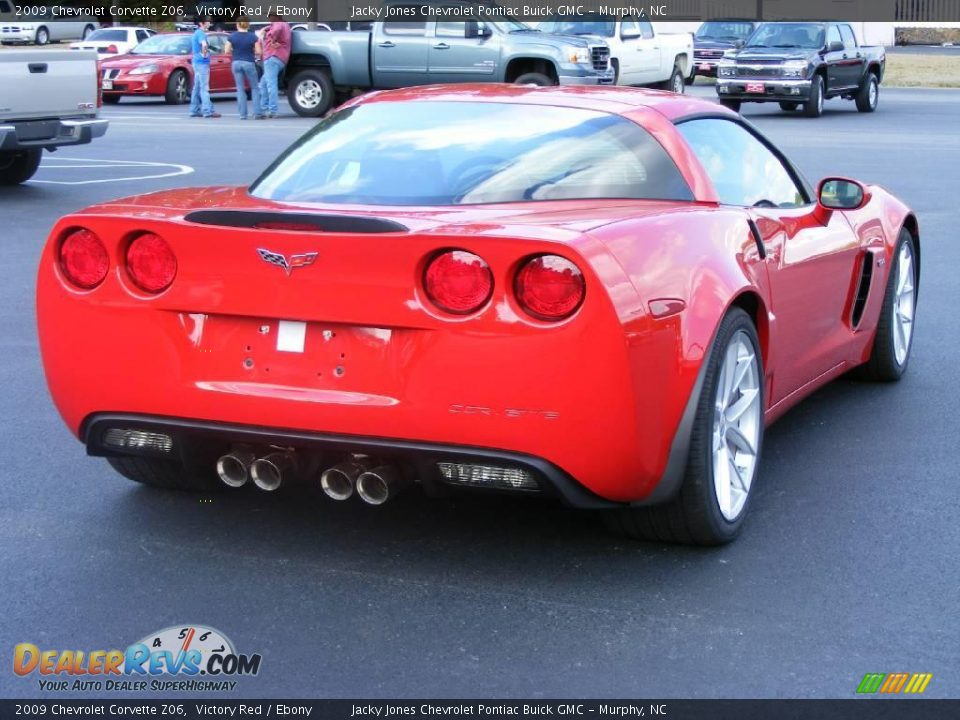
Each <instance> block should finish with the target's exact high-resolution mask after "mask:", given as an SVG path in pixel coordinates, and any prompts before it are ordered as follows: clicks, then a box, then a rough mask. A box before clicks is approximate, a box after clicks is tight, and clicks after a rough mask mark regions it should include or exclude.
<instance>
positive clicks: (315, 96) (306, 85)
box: [296, 78, 323, 110]
mask: <svg viewBox="0 0 960 720" xmlns="http://www.w3.org/2000/svg"><path fill="white" fill-rule="evenodd" d="M296 95H297V104H298V105H299V106H300V107H302V108H303V109H304V110H313V108H315V107H317V106H318V105H319V104H320V101H321V100H323V87H322V86H321V85H320V83H318V82H317V81H316V80H312V79H309V78H308V79H306V80H301V81H300V82H299V83H298V84H297V93H296Z"/></svg>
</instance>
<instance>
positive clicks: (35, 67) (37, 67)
mask: <svg viewBox="0 0 960 720" xmlns="http://www.w3.org/2000/svg"><path fill="white" fill-rule="evenodd" d="M27 67H28V68H29V69H30V72H32V73H33V74H34V75H37V74H40V73H45V72H46V71H47V64H46V63H28V64H27Z"/></svg>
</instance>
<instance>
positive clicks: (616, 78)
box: [610, 58, 620, 85]
mask: <svg viewBox="0 0 960 720" xmlns="http://www.w3.org/2000/svg"><path fill="white" fill-rule="evenodd" d="M610 67H612V68H613V84H614V85H619V84H620V61H619V60H617V59H616V58H614V59H613V60H611V61H610Z"/></svg>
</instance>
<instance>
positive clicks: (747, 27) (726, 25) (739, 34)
mask: <svg viewBox="0 0 960 720" xmlns="http://www.w3.org/2000/svg"><path fill="white" fill-rule="evenodd" d="M753 28H754V23H751V22H730V21H727V22H719V21H716V22H714V21H711V22H705V23H704V24H703V25H701V26H700V29H699V30H697V34H696V39H697V40H720V41H727V42H733V41H734V40H746V39H747V38H748V37H750V33H752V32H753Z"/></svg>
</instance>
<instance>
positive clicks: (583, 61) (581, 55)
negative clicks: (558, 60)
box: [570, 48, 592, 65]
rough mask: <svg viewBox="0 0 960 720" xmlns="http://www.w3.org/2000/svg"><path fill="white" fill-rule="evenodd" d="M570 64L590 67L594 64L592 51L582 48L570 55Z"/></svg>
mask: <svg viewBox="0 0 960 720" xmlns="http://www.w3.org/2000/svg"><path fill="white" fill-rule="evenodd" d="M570 62H572V63H577V64H578V65H590V64H591V63H592V61H591V59H590V51H589V50H588V49H587V48H580V49H579V50H577V51H576V52H572V53H570Z"/></svg>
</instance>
